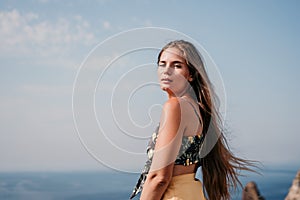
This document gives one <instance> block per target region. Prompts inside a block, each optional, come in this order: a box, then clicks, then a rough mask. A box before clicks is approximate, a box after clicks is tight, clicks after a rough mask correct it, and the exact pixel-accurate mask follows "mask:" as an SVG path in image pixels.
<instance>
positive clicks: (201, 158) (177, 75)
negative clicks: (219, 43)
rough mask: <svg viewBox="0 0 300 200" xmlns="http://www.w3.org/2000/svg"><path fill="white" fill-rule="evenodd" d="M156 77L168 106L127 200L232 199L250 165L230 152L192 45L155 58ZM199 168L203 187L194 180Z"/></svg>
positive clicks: (180, 44) (177, 45)
mask: <svg viewBox="0 0 300 200" xmlns="http://www.w3.org/2000/svg"><path fill="white" fill-rule="evenodd" d="M157 72H158V78H159V83H160V87H161V89H162V90H164V91H165V92H167V94H168V100H167V101H166V102H165V104H164V105H163V109H162V115H161V119H160V123H159V126H158V127H157V129H156V131H155V132H154V133H153V135H152V139H151V141H150V142H149V145H148V148H147V153H148V158H149V159H148V161H147V162H146V164H145V167H144V170H143V172H142V174H141V176H140V179H139V181H138V183H137V185H136V187H135V189H134V191H133V193H132V195H131V197H130V199H132V198H133V197H135V196H136V195H137V194H138V193H139V192H140V191H142V193H141V197H140V199H141V200H161V199H162V200H167V199H168V200H175V199H176V200H202V199H206V198H208V199H210V200H220V199H230V193H229V189H230V187H231V186H233V187H237V185H238V184H240V181H239V179H238V171H239V170H245V169H246V170H249V168H248V166H249V165H250V166H252V163H251V162H249V161H247V160H243V159H240V158H237V157H235V156H234V155H233V154H232V152H230V151H229V149H228V146H227V144H226V139H225V137H224V134H223V127H222V123H221V119H220V117H219V115H218V112H217V109H216V101H217V97H216V95H215V93H214V91H213V89H212V86H211V83H210V81H209V78H208V76H207V73H206V71H205V68H204V65H203V62H202V59H201V55H200V53H199V52H198V50H197V49H196V48H195V46H194V45H193V44H191V43H190V42H187V41H183V40H178V41H172V42H170V43H169V44H167V45H166V46H165V47H163V49H162V50H161V52H160V53H159V55H158V70H157ZM200 166H201V169H202V175H203V185H204V187H203V186H202V183H201V182H200V181H199V180H197V179H195V173H196V171H197V169H198V168H199V167H200ZM203 188H204V190H205V191H206V193H207V195H206V197H205V195H204V192H203Z"/></svg>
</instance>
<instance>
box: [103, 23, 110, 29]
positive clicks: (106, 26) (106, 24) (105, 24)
mask: <svg viewBox="0 0 300 200" xmlns="http://www.w3.org/2000/svg"><path fill="white" fill-rule="evenodd" d="M103 28H104V29H105V30H109V29H110V28H111V24H110V22H109V21H104V22H103Z"/></svg>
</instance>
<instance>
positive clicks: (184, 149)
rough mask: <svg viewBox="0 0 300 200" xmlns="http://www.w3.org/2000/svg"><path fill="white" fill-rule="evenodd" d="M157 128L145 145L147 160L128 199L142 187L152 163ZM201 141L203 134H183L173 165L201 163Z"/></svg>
mask: <svg viewBox="0 0 300 200" xmlns="http://www.w3.org/2000/svg"><path fill="white" fill-rule="evenodd" d="M158 130H159V125H158V126H157V128H156V129H155V131H154V133H153V134H152V138H151V140H150V142H149V143H148V146H147V155H148V160H147V161H146V163H145V166H144V169H143V170H142V173H141V175H140V178H139V180H138V182H137V184H136V186H135V188H134V190H133V192H132V194H131V196H130V199H133V198H134V197H135V196H136V195H137V194H138V193H139V192H141V191H142V189H143V185H144V183H145V181H146V178H147V175H148V173H149V170H150V166H151V163H152V158H153V152H154V147H155V143H156V139H157V136H158ZM203 141H204V136H203V134H201V135H195V136H183V137H182V143H181V147H180V150H179V153H178V155H177V157H176V160H175V165H184V166H188V165H191V164H195V163H199V164H201V157H200V149H201V147H202V144H203Z"/></svg>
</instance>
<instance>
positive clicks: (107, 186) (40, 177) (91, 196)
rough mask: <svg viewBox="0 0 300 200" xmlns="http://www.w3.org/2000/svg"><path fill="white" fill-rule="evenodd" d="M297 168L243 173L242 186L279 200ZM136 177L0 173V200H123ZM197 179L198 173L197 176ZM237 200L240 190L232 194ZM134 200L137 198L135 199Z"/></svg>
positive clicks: (113, 173) (90, 173)
mask: <svg viewBox="0 0 300 200" xmlns="http://www.w3.org/2000/svg"><path fill="white" fill-rule="evenodd" d="M298 170H299V168H297V167H290V168H286V167H284V168H280V167H265V168H263V169H261V170H259V173H260V174H256V173H247V174H244V176H242V177H241V181H242V183H243V184H246V183H247V182H249V181H255V183H256V184H257V186H258V188H259V191H260V193H261V195H262V196H264V197H265V199H267V200H283V199H284V198H285V197H286V195H287V193H288V191H289V188H290V186H291V184H292V181H293V179H294V177H295V176H296V173H297V171H298ZM138 176H139V175H138V174H135V173H124V172H116V171H80V172H79V171H73V172H1V173H0V199H1V200H2V199H3V200H96V199H97V200H123V199H124V200H126V199H129V196H130V194H131V191H132V189H133V187H134V185H135V183H136V181H137V179H138ZM197 178H199V179H201V173H197ZM231 194H232V199H233V200H241V196H242V189H238V190H236V191H232V193H231ZM136 199H138V198H136Z"/></svg>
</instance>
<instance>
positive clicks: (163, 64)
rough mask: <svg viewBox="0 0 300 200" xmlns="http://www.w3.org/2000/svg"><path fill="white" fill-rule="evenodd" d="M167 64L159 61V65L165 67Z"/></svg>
mask: <svg viewBox="0 0 300 200" xmlns="http://www.w3.org/2000/svg"><path fill="white" fill-rule="evenodd" d="M165 66H166V64H165V63H158V67H165Z"/></svg>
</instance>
